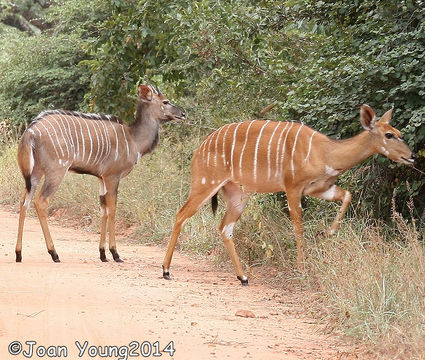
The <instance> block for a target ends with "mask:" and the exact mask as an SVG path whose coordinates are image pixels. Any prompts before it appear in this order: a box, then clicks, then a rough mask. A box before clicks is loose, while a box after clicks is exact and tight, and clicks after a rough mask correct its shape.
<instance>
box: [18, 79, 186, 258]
mask: <svg viewBox="0 0 425 360" xmlns="http://www.w3.org/2000/svg"><path fill="white" fill-rule="evenodd" d="M184 118H185V113H184V112H183V111H182V110H180V109H179V108H178V107H176V106H175V105H173V104H172V103H171V102H170V101H169V100H168V99H167V98H166V96H165V95H163V94H161V92H160V91H159V90H158V89H157V88H154V87H152V86H150V85H139V86H138V99H137V108H136V114H135V120H134V122H133V123H132V124H131V125H129V126H127V125H124V124H122V123H121V121H120V120H119V119H118V118H117V117H115V116H111V115H98V114H84V113H80V112H71V111H63V110H49V111H45V112H42V113H41V114H40V115H38V116H37V117H36V118H35V119H34V121H33V122H32V123H31V124H30V125H29V126H28V128H27V129H26V130H25V132H24V134H23V136H22V139H21V141H20V143H19V146H18V164H19V167H20V169H21V172H22V175H23V177H24V180H25V191H24V194H23V196H22V200H21V204H20V212H19V228H18V240H17V243H16V250H15V252H16V262H21V261H22V234H23V226H24V220H25V214H26V210H27V209H28V207H29V205H30V203H31V199H32V197H33V196H34V193H35V190H36V188H37V185H38V183H39V181H40V180H41V178H42V177H43V176H44V178H45V179H44V184H43V186H42V189H41V191H40V193H39V195H38V196H37V198H36V199H35V200H34V206H35V209H36V212H37V216H38V218H39V220H40V224H41V228H42V230H43V234H44V238H45V240H46V245H47V250H48V252H49V254H50V255H51V257H52V259H53V261H54V262H59V261H60V260H59V256H58V254H57V252H56V250H55V247H54V245H53V241H52V237H51V235H50V231H49V228H48V225H47V207H48V205H49V201H50V199H51V198H52V196H53V194H54V193H55V192H56V190H57V189H58V187H59V185H60V183H61V182H62V180H63V178H64V177H65V175H66V173H67V172H68V171H73V172H76V173H79V174H90V175H93V176H96V177H97V178H98V179H99V196H100V206H101V220H102V221H101V232H100V243H99V252H100V259H101V260H102V261H107V259H106V255H105V243H106V232H107V228H108V229H109V250H110V252H111V254H112V257H113V259H114V260H115V261H116V262H121V261H122V260H121V259H120V257H119V255H118V252H117V248H116V243H115V209H116V200H117V190H118V184H119V182H120V180H121V179H122V178H123V177H125V176H126V175H128V174H129V173H130V171H131V170H132V169H133V167H134V165H135V164H136V163H137V161H138V160H139V158H140V157H141V156H142V155H144V154H147V153H149V152H151V151H152V150H153V149H154V148H155V146H156V145H157V144H158V139H159V137H158V133H159V126H160V124H161V123H165V122H169V121H173V120H176V121H178V120H183V119H184Z"/></svg>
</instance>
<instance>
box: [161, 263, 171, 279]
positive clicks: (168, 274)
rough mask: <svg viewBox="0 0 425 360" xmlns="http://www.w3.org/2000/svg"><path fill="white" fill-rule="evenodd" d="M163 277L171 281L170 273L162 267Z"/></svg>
mask: <svg viewBox="0 0 425 360" xmlns="http://www.w3.org/2000/svg"><path fill="white" fill-rule="evenodd" d="M162 277H163V278H164V279H165V280H171V276H170V272H169V271H168V270H166V271H165V270H164V266H162Z"/></svg>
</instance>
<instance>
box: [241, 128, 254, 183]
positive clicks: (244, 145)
mask: <svg viewBox="0 0 425 360" xmlns="http://www.w3.org/2000/svg"><path fill="white" fill-rule="evenodd" d="M254 123H255V120H252V121H251V122H250V123H249V125H248V127H247V129H246V133H245V141H244V143H243V146H242V150H241V154H240V155H239V175H240V177H241V178H242V159H243V155H244V152H245V147H246V144H247V142H248V135H249V129H250V128H251V126H252V125H253V124H254Z"/></svg>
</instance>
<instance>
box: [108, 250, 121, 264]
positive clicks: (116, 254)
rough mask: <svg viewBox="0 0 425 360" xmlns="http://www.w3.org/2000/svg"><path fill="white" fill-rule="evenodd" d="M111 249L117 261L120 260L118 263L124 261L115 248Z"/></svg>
mask: <svg viewBox="0 0 425 360" xmlns="http://www.w3.org/2000/svg"><path fill="white" fill-rule="evenodd" d="M109 251H110V252H111V254H112V257H113V258H114V261H115V262H118V263H121V262H124V261H122V260H121V259H120V256H119V255H118V253H117V251H116V250H115V249H109Z"/></svg>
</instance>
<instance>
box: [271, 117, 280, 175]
mask: <svg viewBox="0 0 425 360" xmlns="http://www.w3.org/2000/svg"><path fill="white" fill-rule="evenodd" d="M280 125H282V122H278V123H277V125H276V126H275V128H274V130H273V133H272V136H270V140H269V144H268V146H267V180H270V175H271V174H270V173H271V167H270V165H271V151H270V150H271V147H272V142H273V137H274V134H275V133H276V131H277V128H278V127H279V126H280Z"/></svg>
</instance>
